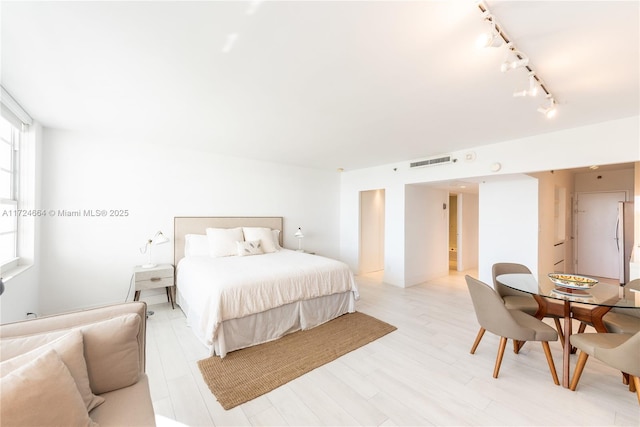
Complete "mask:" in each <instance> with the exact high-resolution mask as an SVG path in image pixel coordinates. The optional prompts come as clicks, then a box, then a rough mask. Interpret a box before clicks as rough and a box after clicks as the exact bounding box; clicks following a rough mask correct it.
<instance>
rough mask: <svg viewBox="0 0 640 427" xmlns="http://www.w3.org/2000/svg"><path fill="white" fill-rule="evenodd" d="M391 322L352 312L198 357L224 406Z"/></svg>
mask: <svg viewBox="0 0 640 427" xmlns="http://www.w3.org/2000/svg"><path fill="white" fill-rule="evenodd" d="M395 330H396V328H395V327H394V326H391V325H389V324H388V323H385V322H382V321H380V320H378V319H376V318H374V317H371V316H368V315H366V314H363V313H359V312H355V313H348V314H344V315H342V316H340V317H338V318H336V319H333V320H331V321H329V322H327V323H324V324H322V325H320V326H317V327H315V328H312V329H308V330H306V331H298V332H294V333H291V334H288V335H285V336H284V337H282V338H280V339H277V340H275V341H271V342H268V343H265V344H260V345H256V346H253V347H249V348H245V349H242V350H236V351H232V352H230V353H228V354H227V355H226V356H225V357H224V358H220V357H218V356H213V357H210V358H208V359H203V360H200V361H199V362H198V366H199V367H200V371H201V372H202V376H203V378H204V380H205V382H206V383H207V385H208V386H209V389H210V390H211V392H212V393H213V394H214V395H215V397H216V398H217V399H218V402H220V404H221V405H222V407H223V408H224V409H231V408H233V407H235V406H237V405H240V404H242V403H245V402H248V401H249V400H252V399H255V398H256V397H258V396H261V395H263V394H265V393H267V392H269V391H271V390H273V389H275V388H277V387H279V386H281V385H283V384H286V383H288V382H289V381H291V380H293V379H295V378H297V377H299V376H301V375H303V374H305V373H307V372H310V371H312V370H313V369H315V368H317V367H319V366H322V365H324V364H325V363H328V362H331V361H332V360H335V359H337V358H338V357H340V356H342V355H344V354H347V353H349V352H350V351H353V350H355V349H357V348H358V347H361V346H363V345H365V344H367V343H370V342H371V341H374V340H376V339H378V338H380V337H382V336H384V335H386V334H388V333H389V332H392V331H395Z"/></svg>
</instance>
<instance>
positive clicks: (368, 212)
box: [359, 189, 385, 277]
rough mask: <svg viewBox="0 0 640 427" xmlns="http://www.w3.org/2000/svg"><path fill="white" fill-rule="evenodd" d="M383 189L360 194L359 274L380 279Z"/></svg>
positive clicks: (382, 253)
mask: <svg viewBox="0 0 640 427" xmlns="http://www.w3.org/2000/svg"><path fill="white" fill-rule="evenodd" d="M384 210H385V194H384V190H383V189H379V190H368V191H361V192H360V260H359V270H360V271H359V274H361V275H365V274H366V275H374V276H379V277H381V276H382V274H383V273H384V221H385V219H384V218H385V217H384Z"/></svg>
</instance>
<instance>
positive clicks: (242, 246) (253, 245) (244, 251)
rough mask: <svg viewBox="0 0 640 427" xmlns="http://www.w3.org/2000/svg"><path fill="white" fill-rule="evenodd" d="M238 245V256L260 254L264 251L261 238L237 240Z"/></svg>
mask: <svg viewBox="0 0 640 427" xmlns="http://www.w3.org/2000/svg"><path fill="white" fill-rule="evenodd" d="M236 246H237V247H238V256H247V255H259V254H263V253H264V251H263V250H262V244H261V243H260V240H251V241H246V242H236Z"/></svg>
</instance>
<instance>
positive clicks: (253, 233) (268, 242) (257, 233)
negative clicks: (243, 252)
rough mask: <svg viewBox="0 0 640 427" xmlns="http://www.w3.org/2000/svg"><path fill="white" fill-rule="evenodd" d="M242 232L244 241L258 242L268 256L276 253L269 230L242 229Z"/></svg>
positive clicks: (261, 228) (264, 228) (259, 228)
mask: <svg viewBox="0 0 640 427" xmlns="http://www.w3.org/2000/svg"><path fill="white" fill-rule="evenodd" d="M242 232H243V233H244V240H260V241H261V242H262V250H263V251H264V253H266V254H268V253H271V252H275V251H277V249H276V245H275V243H274V242H273V233H272V232H271V229H270V228H266V227H242Z"/></svg>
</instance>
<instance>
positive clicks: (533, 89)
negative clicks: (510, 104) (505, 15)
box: [477, 1, 557, 118]
mask: <svg viewBox="0 0 640 427" xmlns="http://www.w3.org/2000/svg"><path fill="white" fill-rule="evenodd" d="M478 8H479V9H480V11H481V12H482V17H483V19H484V20H485V21H487V22H489V23H490V24H491V29H492V31H491V32H490V33H487V34H483V35H482V36H481V37H480V38H479V39H478V42H477V44H478V46H480V47H498V46H502V45H503V44H506V49H507V52H506V56H505V60H504V61H503V63H502V64H501V65H500V71H502V72H503V73H506V72H507V71H509V70H515V69H516V68H524V69H525V70H526V71H527V72H528V76H529V79H528V82H529V88H528V89H526V90H522V91H517V92H514V93H513V96H514V97H524V96H536V95H537V94H538V91H539V90H540V89H542V91H544V93H545V95H546V97H547V99H548V100H549V105H548V106H546V107H545V106H541V107H540V108H538V111H540V112H541V113H543V114H544V115H545V116H546V117H548V118H551V117H553V116H554V115H555V114H556V106H557V102H556V100H555V97H554V96H553V95H552V94H551V92H550V91H549V89H548V88H547V87H546V85H545V84H544V83H543V81H542V79H540V77H539V75H538V74H537V73H536V72H535V71H534V69H533V67H532V66H531V65H530V61H529V57H528V56H526V55H525V54H523V53H522V52H520V51H519V50H518V49H516V47H515V46H514V45H513V43H511V41H510V39H509V37H508V36H507V34H506V33H505V31H504V28H503V27H502V25H500V24H499V23H498V22H497V21H496V18H495V17H494V16H493V15H492V14H491V12H490V11H489V9H488V8H487V6H486V5H485V4H484V3H483V2H482V1H480V2H478ZM496 39H499V41H496Z"/></svg>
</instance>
